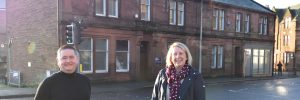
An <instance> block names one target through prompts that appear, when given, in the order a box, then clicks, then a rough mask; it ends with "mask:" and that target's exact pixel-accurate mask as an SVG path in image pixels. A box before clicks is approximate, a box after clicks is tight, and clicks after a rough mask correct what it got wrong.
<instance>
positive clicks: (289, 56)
mask: <svg viewBox="0 0 300 100" xmlns="http://www.w3.org/2000/svg"><path fill="white" fill-rule="evenodd" d="M293 58H294V54H293V53H291V52H285V53H283V63H285V64H288V63H290V62H291V61H292V60H293Z"/></svg>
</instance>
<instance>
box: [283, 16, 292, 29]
mask: <svg viewBox="0 0 300 100" xmlns="http://www.w3.org/2000/svg"><path fill="white" fill-rule="evenodd" d="M290 24H291V17H286V18H285V19H284V28H289V27H290Z"/></svg>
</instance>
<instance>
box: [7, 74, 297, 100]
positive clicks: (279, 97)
mask: <svg viewBox="0 0 300 100" xmlns="http://www.w3.org/2000/svg"><path fill="white" fill-rule="evenodd" d="M151 91H152V88H143V89H138V90H132V91H119V92H101V93H93V94H92V98H91V100H121V99H122V100H149V99H150V97H151ZM299 91H300V78H290V79H277V80H259V81H244V82H232V83H226V84H209V85H207V89H206V98H207V100H299V98H300V95H299ZM32 99H33V98H32V97H31V98H13V99H5V100H32Z"/></svg>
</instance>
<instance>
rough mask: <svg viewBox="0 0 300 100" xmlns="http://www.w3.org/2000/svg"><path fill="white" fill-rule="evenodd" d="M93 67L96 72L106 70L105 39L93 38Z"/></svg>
mask: <svg viewBox="0 0 300 100" xmlns="http://www.w3.org/2000/svg"><path fill="white" fill-rule="evenodd" d="M94 44H95V59H94V60H95V69H96V72H100V73H102V72H108V42H107V39H100V38H96V39H95V43H94Z"/></svg>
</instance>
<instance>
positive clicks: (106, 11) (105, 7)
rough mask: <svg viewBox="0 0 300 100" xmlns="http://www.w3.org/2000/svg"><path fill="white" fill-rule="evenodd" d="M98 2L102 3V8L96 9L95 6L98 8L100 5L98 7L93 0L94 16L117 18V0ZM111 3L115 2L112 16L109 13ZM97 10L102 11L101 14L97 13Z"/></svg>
mask: <svg viewBox="0 0 300 100" xmlns="http://www.w3.org/2000/svg"><path fill="white" fill-rule="evenodd" d="M100 1H103V4H102V7H97V6H100V5H98V4H97V1H96V0H95V9H94V10H95V16H102V17H111V18H118V16H119V0H100ZM112 1H115V2H114V6H115V7H114V9H113V10H115V11H114V12H115V13H114V14H111V13H110V7H111V6H110V2H112ZM98 8H99V9H100V8H101V9H102V11H103V14H101V13H98V12H97V11H98Z"/></svg>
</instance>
